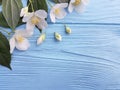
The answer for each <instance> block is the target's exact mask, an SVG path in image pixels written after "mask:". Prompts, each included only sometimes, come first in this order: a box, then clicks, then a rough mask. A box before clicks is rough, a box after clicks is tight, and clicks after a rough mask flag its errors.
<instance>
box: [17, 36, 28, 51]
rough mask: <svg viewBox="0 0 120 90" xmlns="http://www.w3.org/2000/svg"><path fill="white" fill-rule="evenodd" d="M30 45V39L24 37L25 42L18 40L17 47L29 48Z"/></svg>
mask: <svg viewBox="0 0 120 90" xmlns="http://www.w3.org/2000/svg"><path fill="white" fill-rule="evenodd" d="M29 47H30V43H29V41H28V40H27V39H26V38H24V41H23V42H16V48H17V49H18V50H27V49H28V48H29Z"/></svg>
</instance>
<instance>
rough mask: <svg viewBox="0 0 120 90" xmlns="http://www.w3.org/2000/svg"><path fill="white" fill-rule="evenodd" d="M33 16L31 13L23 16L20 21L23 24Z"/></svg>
mask: <svg viewBox="0 0 120 90" xmlns="http://www.w3.org/2000/svg"><path fill="white" fill-rule="evenodd" d="M33 15H34V13H33V12H32V13H28V14H27V15H25V16H24V17H23V19H22V21H23V22H28V21H29V20H30V19H31V17H32V16H33Z"/></svg>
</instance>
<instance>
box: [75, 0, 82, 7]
mask: <svg viewBox="0 0 120 90" xmlns="http://www.w3.org/2000/svg"><path fill="white" fill-rule="evenodd" d="M80 3H81V0H75V2H74V3H73V5H74V6H77V5H79V4H80Z"/></svg>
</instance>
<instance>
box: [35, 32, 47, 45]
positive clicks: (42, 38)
mask: <svg viewBox="0 0 120 90" xmlns="http://www.w3.org/2000/svg"><path fill="white" fill-rule="evenodd" d="M45 38H46V34H45V33H43V34H42V35H41V36H40V37H39V38H38V40H37V45H39V44H41V43H42V42H43V41H44V40H45Z"/></svg>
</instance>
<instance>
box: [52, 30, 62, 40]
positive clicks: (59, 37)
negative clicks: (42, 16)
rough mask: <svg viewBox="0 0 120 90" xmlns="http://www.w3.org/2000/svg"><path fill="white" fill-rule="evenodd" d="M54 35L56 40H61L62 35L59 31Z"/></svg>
mask: <svg viewBox="0 0 120 90" xmlns="http://www.w3.org/2000/svg"><path fill="white" fill-rule="evenodd" d="M54 35H55V39H56V40H58V41H62V36H61V35H60V34H59V33H57V32H55V33H54Z"/></svg>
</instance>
